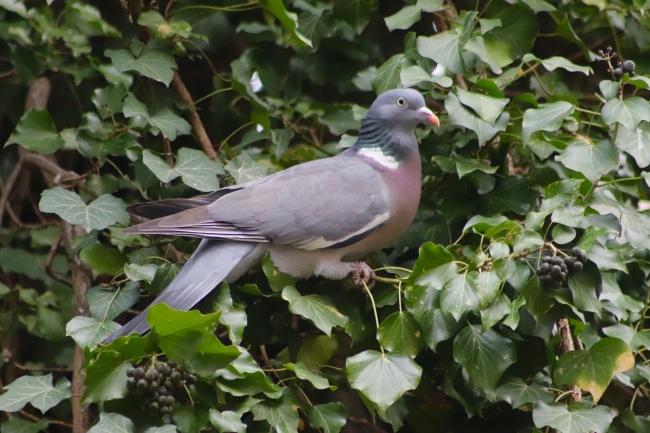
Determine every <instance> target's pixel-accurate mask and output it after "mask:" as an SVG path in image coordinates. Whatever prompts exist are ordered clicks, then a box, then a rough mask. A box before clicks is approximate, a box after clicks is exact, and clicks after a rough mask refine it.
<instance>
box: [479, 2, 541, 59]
mask: <svg viewBox="0 0 650 433" xmlns="http://www.w3.org/2000/svg"><path fill="white" fill-rule="evenodd" d="M482 18H496V19H499V20H501V26H500V27H495V28H494V29H492V30H490V31H489V32H487V33H486V34H484V35H483V39H484V40H485V48H486V50H487V52H489V54H490V58H492V59H493V60H494V61H495V63H496V64H497V65H499V66H500V67H504V66H507V65H509V64H510V63H512V62H513V61H514V60H515V59H517V58H518V57H519V56H522V55H524V54H525V53H528V52H529V51H530V50H531V48H532V47H533V43H534V42H535V38H536V36H537V32H538V25H537V20H536V19H535V15H534V14H533V12H532V11H531V10H530V8H529V7H528V6H525V5H523V4H521V3H515V4H510V3H508V2H506V1H495V2H491V3H490V5H489V6H488V7H487V8H486V9H485V11H484V14H483V16H482Z"/></svg>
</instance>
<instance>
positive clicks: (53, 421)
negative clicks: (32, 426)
mask: <svg viewBox="0 0 650 433" xmlns="http://www.w3.org/2000/svg"><path fill="white" fill-rule="evenodd" d="M19 413H20V414H21V415H22V416H24V417H25V418H27V419H28V420H30V421H33V422H39V421H40V420H41V419H40V418H39V417H37V416H36V415H33V414H31V413H29V412H27V411H26V410H21V411H20V412H19ZM47 422H48V423H49V424H55V425H61V426H64V427H68V428H72V424H70V423H67V422H65V421H59V420H57V419H48V420H47Z"/></svg>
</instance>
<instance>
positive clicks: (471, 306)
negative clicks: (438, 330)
mask: <svg viewBox="0 0 650 433" xmlns="http://www.w3.org/2000/svg"><path fill="white" fill-rule="evenodd" d="M478 306H479V298H478V296H476V281H475V277H474V276H473V275H472V274H471V273H464V274H456V275H454V276H453V277H452V278H451V279H450V280H449V281H448V282H447V284H445V287H444V288H443V289H442V293H441V294H440V308H441V309H442V311H443V312H444V313H449V314H451V315H452V316H454V319H456V320H457V321H458V320H460V318H461V317H462V316H463V315H464V314H465V313H466V312H468V311H474V310H477V309H478Z"/></svg>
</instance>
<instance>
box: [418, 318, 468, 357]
mask: <svg viewBox="0 0 650 433" xmlns="http://www.w3.org/2000/svg"><path fill="white" fill-rule="evenodd" d="M417 321H418V323H419V324H420V327H421V328H422V334H423V335H424V340H425V341H426V343H427V346H429V348H431V350H433V351H434V352H435V351H436V347H437V346H438V343H440V342H441V341H445V340H449V339H450V338H453V337H454V336H455V335H456V334H457V333H458V331H459V330H460V328H461V327H462V326H463V325H462V324H461V323H459V322H457V321H456V319H454V316H452V315H451V314H447V313H443V312H442V311H440V309H438V308H436V309H429V310H428V311H426V312H424V313H423V314H422V315H421V316H420V317H419V318H417Z"/></svg>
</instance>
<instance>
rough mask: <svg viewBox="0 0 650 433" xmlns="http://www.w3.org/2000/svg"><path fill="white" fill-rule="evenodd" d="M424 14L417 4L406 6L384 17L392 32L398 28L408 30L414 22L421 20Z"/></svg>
mask: <svg viewBox="0 0 650 433" xmlns="http://www.w3.org/2000/svg"><path fill="white" fill-rule="evenodd" d="M421 16H422V9H421V8H420V7H418V6H417V5H412V6H406V7H404V8H402V9H400V10H399V11H398V12H397V13H395V14H393V15H391V16H389V17H386V18H384V21H385V22H386V27H388V30H390V31H391V32H392V31H393V30H396V29H401V30H406V29H408V28H409V27H411V26H412V25H413V24H415V23H417V22H418V21H420V18H421Z"/></svg>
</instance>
